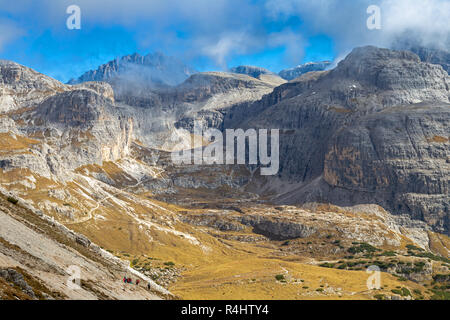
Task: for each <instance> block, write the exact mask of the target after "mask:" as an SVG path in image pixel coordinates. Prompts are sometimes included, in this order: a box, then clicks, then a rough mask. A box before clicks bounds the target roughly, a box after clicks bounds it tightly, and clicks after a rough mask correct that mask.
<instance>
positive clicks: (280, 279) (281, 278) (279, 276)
mask: <svg viewBox="0 0 450 320" xmlns="http://www.w3.org/2000/svg"><path fill="white" fill-rule="evenodd" d="M275 279H277V281H283V280H285V279H284V275H282V274H277V275H276V276H275Z"/></svg>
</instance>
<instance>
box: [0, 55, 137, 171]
mask: <svg viewBox="0 0 450 320" xmlns="http://www.w3.org/2000/svg"><path fill="white" fill-rule="evenodd" d="M0 67H1V70H0V76H1V78H0V88H1V89H0V92H2V93H3V95H1V97H0V102H2V103H0V111H1V112H2V113H3V116H2V117H3V120H2V123H3V124H4V125H2V126H4V127H5V128H2V131H6V132H11V133H14V134H16V135H22V136H35V137H38V138H39V139H38V140H37V142H36V143H35V144H34V145H33V148H32V149H31V154H30V153H25V152H21V153H20V154H17V152H16V153H15V154H9V155H7V156H3V157H5V159H3V160H4V161H3V166H2V167H3V169H5V170H9V169H13V168H29V169H31V170H32V171H34V172H36V173H38V174H41V175H42V176H46V177H50V176H51V175H55V176H59V177H67V175H68V174H67V170H72V169H75V168H77V167H79V166H82V165H85V164H92V163H101V162H102V161H114V160H117V159H119V158H122V157H125V156H126V155H128V152H129V145H130V143H131V139H132V135H133V123H132V121H131V119H128V118H127V117H125V116H123V115H122V114H121V113H120V111H119V110H118V109H117V107H116V106H115V104H114V93H113V90H112V88H111V86H110V85H109V84H106V83H100V82H97V83H92V82H91V83H83V84H79V85H76V86H66V85H64V84H62V83H60V82H58V81H56V80H54V79H51V78H48V77H46V76H44V75H41V74H39V73H37V72H35V71H33V70H31V69H29V68H26V67H23V66H20V65H18V64H15V63H12V62H2V63H1V64H0ZM6 127H7V128H6Z"/></svg>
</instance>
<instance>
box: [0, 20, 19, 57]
mask: <svg viewBox="0 0 450 320" xmlns="http://www.w3.org/2000/svg"><path fill="white" fill-rule="evenodd" d="M23 34H24V32H23V30H21V29H20V28H19V27H17V26H16V25H15V24H14V23H13V22H11V21H9V20H0V52H2V51H3V49H4V47H5V46H6V45H8V44H9V43H10V42H12V41H14V40H15V39H17V38H18V37H20V36H22V35H23Z"/></svg>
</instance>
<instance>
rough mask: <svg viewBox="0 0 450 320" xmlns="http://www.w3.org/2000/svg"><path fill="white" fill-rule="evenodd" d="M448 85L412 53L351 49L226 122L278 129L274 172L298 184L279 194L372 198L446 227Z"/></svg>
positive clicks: (350, 200) (293, 198)
mask: <svg viewBox="0 0 450 320" xmlns="http://www.w3.org/2000/svg"><path fill="white" fill-rule="evenodd" d="M449 87H450V78H449V76H448V74H447V73H446V72H445V71H444V70H443V69H442V67H441V66H439V65H434V64H428V63H424V62H421V61H420V59H419V57H418V56H417V55H415V54H413V53H411V52H406V51H392V50H388V49H379V48H375V47H364V48H357V49H355V50H354V51H353V52H352V53H351V54H350V55H349V56H348V57H347V58H346V59H344V60H343V61H341V62H340V63H339V65H338V66H337V67H336V68H335V69H333V70H331V71H327V72H321V73H309V74H306V75H304V76H303V77H301V78H299V79H296V80H295V81H293V82H291V83H288V84H285V85H282V86H280V87H278V88H277V89H275V90H274V92H273V93H272V94H270V95H268V96H266V97H264V99H262V100H261V101H258V102H256V103H253V104H247V105H242V106H238V107H235V108H234V109H233V110H231V111H230V113H229V114H230V115H232V117H228V118H226V119H225V120H224V121H225V125H224V126H225V127H226V128H227V127H244V128H278V129H280V174H279V176H280V178H281V179H283V180H288V181H290V182H293V183H296V184H297V186H298V189H297V191H292V192H291V193H289V194H288V195H286V197H280V198H279V199H280V201H281V202H283V201H286V202H288V203H289V202H291V203H298V202H305V201H312V200H314V201H325V202H327V201H330V202H334V203H339V204H340V205H344V204H358V203H359V204H364V203H379V204H382V205H383V206H385V207H386V208H388V209H389V210H391V211H392V212H394V213H407V214H410V215H411V216H412V217H414V218H417V219H421V220H425V221H427V222H428V223H429V224H430V225H432V226H433V227H434V228H435V230H438V231H440V232H445V233H448V232H449V224H448V220H449V218H448V216H449V203H450V201H449V199H450V197H449V185H448V172H449V167H448V161H449V160H448V157H449V153H448V152H449V151H448V150H449V142H448V138H449V136H450V127H449V106H450V100H449V98H450V91H449ZM237 119H239V120H240V121H237ZM320 181H322V182H320ZM346 193H347V194H348V195H345V194H346ZM344 199H345V201H344ZM419 199H420V200H419Z"/></svg>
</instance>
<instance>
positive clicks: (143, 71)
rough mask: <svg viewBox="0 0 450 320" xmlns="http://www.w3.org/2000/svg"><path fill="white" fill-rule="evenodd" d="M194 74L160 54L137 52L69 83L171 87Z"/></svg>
mask: <svg viewBox="0 0 450 320" xmlns="http://www.w3.org/2000/svg"><path fill="white" fill-rule="evenodd" d="M194 73H196V71H195V70H194V69H193V68H191V67H189V66H187V65H186V64H184V63H183V62H182V61H180V60H178V59H177V58H174V57H169V56H166V55H164V54H162V53H160V52H156V53H149V54H147V55H145V56H142V55H140V54H138V53H133V54H131V55H126V56H123V57H121V58H116V59H114V60H112V61H109V62H108V63H106V64H103V65H101V66H100V67H98V68H97V69H96V70H90V71H88V72H86V73H84V74H83V75H81V76H80V77H79V78H77V79H72V80H70V81H69V84H77V83H81V82H87V81H106V82H109V83H111V84H112V85H113V86H120V85H123V84H124V83H127V82H131V83H134V84H136V83H140V84H141V85H145V86H148V87H155V86H174V85H177V84H179V83H181V82H183V81H184V80H186V79H187V78H188V77H189V76H190V75H192V74H194Z"/></svg>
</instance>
